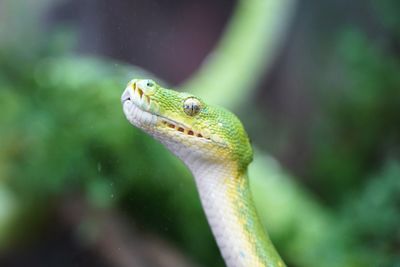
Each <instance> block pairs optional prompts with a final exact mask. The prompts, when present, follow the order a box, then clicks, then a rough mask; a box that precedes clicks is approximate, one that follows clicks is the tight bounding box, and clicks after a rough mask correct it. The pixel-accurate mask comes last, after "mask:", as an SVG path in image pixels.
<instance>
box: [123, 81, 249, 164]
mask: <svg viewBox="0 0 400 267" xmlns="http://www.w3.org/2000/svg"><path fill="white" fill-rule="evenodd" d="M121 101H122V105H123V111H124V113H125V116H126V118H127V119H128V120H129V122H130V123H131V124H133V125H134V126H136V127H138V128H140V129H142V130H143V131H145V132H146V133H148V134H150V135H152V136H153V137H154V138H156V139H157V140H159V141H160V142H161V143H163V144H164V145H165V146H166V147H167V148H168V149H170V150H171V151H172V152H173V153H174V154H175V155H176V156H178V157H179V158H181V159H182V161H183V162H185V164H186V165H188V166H189V167H190V165H192V164H197V163H198V162H199V161H207V162H213V163H221V164H226V163H227V162H233V163H235V164H236V166H237V167H238V168H239V169H243V170H244V169H246V167H247V165H248V164H249V163H250V162H251V160H252V156H253V153H252V149H251V145H250V142H249V138H248V136H247V134H246V132H245V130H244V128H243V126H242V123H241V122H240V121H239V119H238V118H237V117H236V116H235V115H233V114H232V113H231V112H229V111H227V110H226V109H223V108H220V107H217V106H212V105H208V104H207V103H205V102H204V101H203V100H202V99H201V98H199V97H196V96H194V95H191V94H188V93H184V92H177V91H174V90H170V89H166V88H163V87H161V86H160V85H158V84H157V83H156V82H154V81H153V80H145V79H134V80H132V81H130V82H129V83H128V85H127V87H126V89H125V91H124V92H123V94H122V97H121Z"/></svg>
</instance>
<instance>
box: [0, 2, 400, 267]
mask: <svg viewBox="0 0 400 267" xmlns="http://www.w3.org/2000/svg"><path fill="white" fill-rule="evenodd" d="M137 77H143V78H144V77H151V78H154V79H156V80H157V81H159V82H160V83H161V84H162V85H164V86H170V87H173V88H176V89H177V90H185V91H190V92H192V93H196V94H198V95H199V96H201V97H203V98H204V99H205V100H207V101H208V102H210V103H215V104H221V105H223V106H225V107H227V108H229V109H231V110H233V111H234V112H235V113H236V114H238V116H239V117H240V118H241V120H242V121H243V123H244V125H245V126H246V128H247V130H248V132H249V135H250V136H251V139H252V142H253V145H254V147H255V151H256V155H255V161H254V163H253V164H252V165H251V167H250V179H251V183H252V187H253V188H252V189H253V192H254V197H255V200H256V205H257V207H258V210H259V213H260V216H261V217H262V220H263V221H264V222H265V225H266V228H267V229H268V231H269V233H270V235H271V237H272V239H273V241H274V243H275V244H276V247H277V248H278V251H279V252H280V254H281V255H282V257H283V258H284V259H285V261H286V262H287V264H288V266H295V267H296V266H298V267H313V266H315V267H316V266H332V267H334V266H335V267H339V266H350V267H351V266H355V267H357V266H379V267H389V266H391V267H392V266H400V2H399V1H396V0H382V1H372V0H368V1H362V0H356V1H351V2H349V1H344V0H329V1H322V2H321V1H317V0H310V1H303V0H298V1H294V0H293V1H292V0H285V1H283V0H282V1H273V0H265V1H260V0H247V1H246V0H241V1H228V0H218V1H211V0H205V1H180V0H176V1H161V0H151V1H149V0H124V1H123V0H119V1H106V0H98V1H91V0H80V1H78V0H37V1H15V0H0V266H5V267H14V266H15V267H22V266H32V267H36V266H60V267H70V266H71V267H72V266H89V267H90V266H95V267H97V266H99V267H103V266H104V267H125V266H138V267H142V266H143V267H144V266H154V267H158V266H160V267H164V266H165V267H169V266H174V267H177V266H188V267H189V266H215V267H218V266H224V264H223V261H222V259H221V256H220V254H219V251H218V249H217V247H216V244H215V242H214V240H213V237H212V235H211V232H210V229H209V227H208V225H207V222H206V219H205V217H204V214H203V211H202V209H201V206H200V202H199V199H198V195H197V191H196V188H195V186H194V182H193V179H192V177H191V174H190V173H189V172H188V170H187V169H186V168H185V167H184V166H183V164H182V163H181V162H180V161H179V160H177V159H176V158H174V157H173V156H172V155H170V153H169V152H168V151H167V150H166V149H164V148H163V147H162V145H160V144H159V143H157V142H156V141H154V140H153V139H151V138H150V137H148V136H146V135H145V134H143V133H142V132H140V131H139V130H137V129H135V128H133V127H131V125H130V124H129V123H128V122H127V121H126V120H125V118H124V116H123V113H122V108H121V105H120V100H119V98H120V94H121V93H122V91H123V89H124V88H125V85H126V84H127V82H128V81H129V80H130V79H132V78H137Z"/></svg>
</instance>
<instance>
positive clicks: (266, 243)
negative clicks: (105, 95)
mask: <svg viewBox="0 0 400 267" xmlns="http://www.w3.org/2000/svg"><path fill="white" fill-rule="evenodd" d="M121 101H122V105H123V111H124V113H125V116H126V118H127V119H128V120H129V122H130V123H131V124H133V125H134V126H136V127H138V128H140V129H142V130H143V131H144V132H146V133H148V134H149V135H151V136H153V137H154V138H155V139H157V140H159V141H160V142H161V143H162V144H164V145H165V146H166V147H167V148H168V149H169V150H170V151H171V152H172V153H174V154H175V155H176V156H177V157H178V158H180V159H181V160H182V161H183V162H184V163H185V164H186V166H187V167H188V168H189V169H190V171H191V172H192V174H193V176H194V178H195V181H196V185H197V188H198V191H199V195H200V199H201V203H202V206H203V209H204V211H205V214H206V216H207V220H208V222H209V225H210V227H211V230H212V232H213V235H214V237H215V239H216V242H217V244H218V247H219V249H220V251H221V254H222V256H223V258H224V260H225V263H226V265H227V266H228V267H265V266H270V267H283V266H285V264H284V262H283V261H282V259H281V258H280V256H279V254H278V253H277V252H276V250H275V248H274V246H273V244H272V242H271V241H270V239H269V237H268V235H267V234H266V233H265V231H264V228H263V226H262V224H261V222H260V219H259V217H258V216H257V212H256V209H255V206H254V203H253V200H252V196H251V192H250V187H249V180H248V175H247V166H248V165H249V164H250V162H251V161H252V157H253V152H252V148H251V145H250V142H249V139H248V136H247V134H246V132H245V130H244V128H243V126H242V124H241V122H240V121H239V119H238V118H237V117H236V116H235V115H233V114H232V113H231V112H229V111H227V110H225V109H223V108H220V107H216V106H212V105H208V104H207V103H205V102H204V101H203V100H201V99H200V98H198V97H196V96H193V95H191V94H188V93H183V92H177V91H174V90H170V89H165V88H163V87H161V86H160V85H158V84H157V83H155V82H154V81H152V80H141V79H134V80H132V81H131V82H129V83H128V85H127V87H126V89H125V91H124V92H123V94H122V97H121Z"/></svg>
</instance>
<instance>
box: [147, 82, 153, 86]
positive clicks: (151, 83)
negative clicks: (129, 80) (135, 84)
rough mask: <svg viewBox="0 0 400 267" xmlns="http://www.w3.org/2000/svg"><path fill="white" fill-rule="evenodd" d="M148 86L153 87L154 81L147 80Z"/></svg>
mask: <svg viewBox="0 0 400 267" xmlns="http://www.w3.org/2000/svg"><path fill="white" fill-rule="evenodd" d="M146 86H147V87H153V86H154V83H153V82H152V81H147V83H146Z"/></svg>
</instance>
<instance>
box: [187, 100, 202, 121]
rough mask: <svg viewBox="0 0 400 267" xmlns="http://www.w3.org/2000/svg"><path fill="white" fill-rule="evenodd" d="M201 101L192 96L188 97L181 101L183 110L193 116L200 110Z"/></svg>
mask: <svg viewBox="0 0 400 267" xmlns="http://www.w3.org/2000/svg"><path fill="white" fill-rule="evenodd" d="M200 108H201V103H200V101H199V100H198V99H196V98H194V97H189V98H188V99H186V100H185V102H183V111H185V113H186V114H187V115H189V116H195V115H197V114H198V113H199V112H200Z"/></svg>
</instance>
